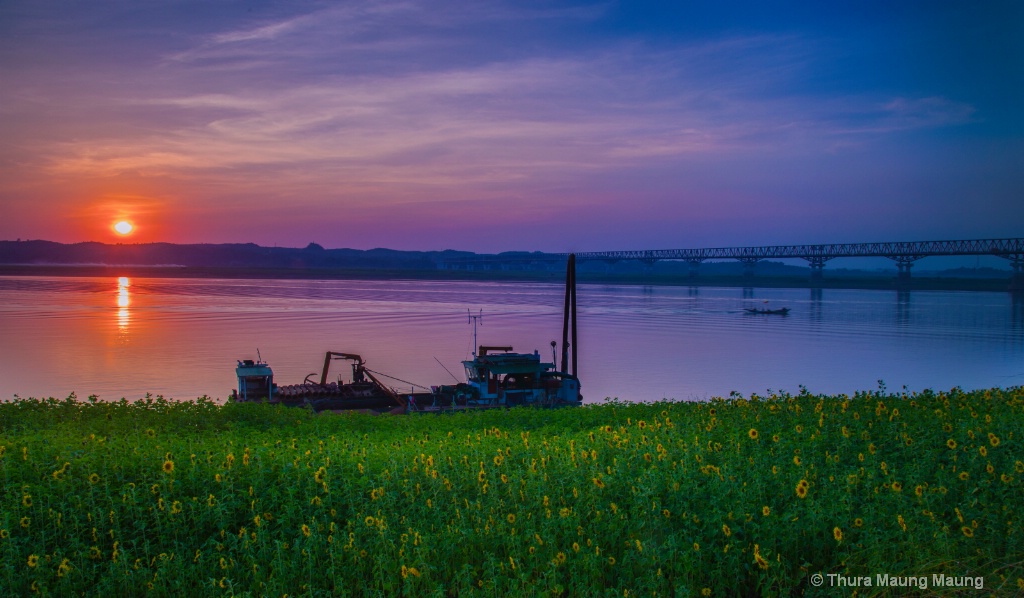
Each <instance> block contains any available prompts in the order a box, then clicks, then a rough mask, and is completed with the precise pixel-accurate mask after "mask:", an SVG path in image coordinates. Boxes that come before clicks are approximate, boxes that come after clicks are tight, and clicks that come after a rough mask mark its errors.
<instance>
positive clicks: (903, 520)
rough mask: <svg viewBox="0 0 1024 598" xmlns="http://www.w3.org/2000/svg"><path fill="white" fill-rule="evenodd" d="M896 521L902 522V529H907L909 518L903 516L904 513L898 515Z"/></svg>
mask: <svg viewBox="0 0 1024 598" xmlns="http://www.w3.org/2000/svg"><path fill="white" fill-rule="evenodd" d="M896 522H897V523H899V524H900V529H902V530H903V531H907V520H906V519H904V518H903V515H897V516H896Z"/></svg>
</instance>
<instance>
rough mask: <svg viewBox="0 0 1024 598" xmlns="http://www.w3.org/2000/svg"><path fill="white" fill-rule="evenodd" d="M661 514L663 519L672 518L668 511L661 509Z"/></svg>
mask: <svg viewBox="0 0 1024 598" xmlns="http://www.w3.org/2000/svg"><path fill="white" fill-rule="evenodd" d="M661 514H662V515H664V516H665V519H670V518H671V517H672V512H671V511H669V510H668V509H662V510H661Z"/></svg>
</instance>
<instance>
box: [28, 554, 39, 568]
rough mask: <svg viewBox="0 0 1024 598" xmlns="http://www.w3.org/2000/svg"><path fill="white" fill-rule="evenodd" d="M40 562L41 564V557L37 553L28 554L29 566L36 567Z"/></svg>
mask: <svg viewBox="0 0 1024 598" xmlns="http://www.w3.org/2000/svg"><path fill="white" fill-rule="evenodd" d="M38 564H39V557H38V556H37V555H34V554H30V555H28V566H29V567H32V568H33V569H34V568H35V567H36V565H38Z"/></svg>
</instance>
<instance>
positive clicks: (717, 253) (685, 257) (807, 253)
mask: <svg viewBox="0 0 1024 598" xmlns="http://www.w3.org/2000/svg"><path fill="white" fill-rule="evenodd" d="M568 255H569V254H536V253H534V254H517V255H499V256H481V257H479V258H470V259H461V260H454V261H452V262H450V263H448V264H446V265H445V266H444V267H456V268H457V267H460V266H467V267H473V266H474V265H481V266H484V267H486V265H487V264H498V263H507V262H534V263H539V262H545V261H553V260H557V261H562V260H565V259H566V258H567V256H568ZM575 255H576V259H577V260H582V261H594V260H601V261H606V262H610V263H614V262H618V261H622V260H633V261H639V262H642V263H644V264H648V265H653V264H654V263H655V262H658V261H662V260H674V261H685V262H687V263H689V265H690V271H689V273H690V277H691V278H695V277H696V276H697V274H698V268H699V266H700V264H701V263H702V262H705V261H707V260H730V259H734V260H738V261H740V262H742V263H743V265H744V273H745V274H746V275H747V276H753V274H754V266H755V265H756V264H757V263H758V262H760V261H762V260H767V259H802V260H806V261H807V263H808V265H809V266H810V269H811V282H812V284H814V283H815V282H817V281H820V280H821V278H822V271H823V270H824V267H825V263H826V262H828V261H830V260H833V259H837V258H844V257H846V258H849V257H885V258H889V259H891V260H893V261H894V262H896V268H897V280H899V281H909V280H910V269H911V266H913V265H914V263H915V262H917V261H918V260H920V259H922V258H925V257H931V256H961V255H967V256H970V255H975V256H981V255H991V256H996V257H1000V258H1003V259H1006V260H1008V261H1009V262H1010V265H1011V267H1012V269H1013V276H1012V282H1011V288H1013V289H1016V290H1024V238H1009V239H969V240H962V241H894V242H884V243H827V244H817V245H765V246H750V247H716V248H701V249H645V250H626V251H589V252H582V253H576V254H575Z"/></svg>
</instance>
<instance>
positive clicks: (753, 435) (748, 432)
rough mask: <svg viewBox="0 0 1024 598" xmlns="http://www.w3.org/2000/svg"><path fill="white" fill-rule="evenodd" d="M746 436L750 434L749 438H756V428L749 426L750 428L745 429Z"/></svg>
mask: <svg viewBox="0 0 1024 598" xmlns="http://www.w3.org/2000/svg"><path fill="white" fill-rule="evenodd" d="M747 436H750V439H751V440H757V429H756V428H750V430H748V431H747Z"/></svg>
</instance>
